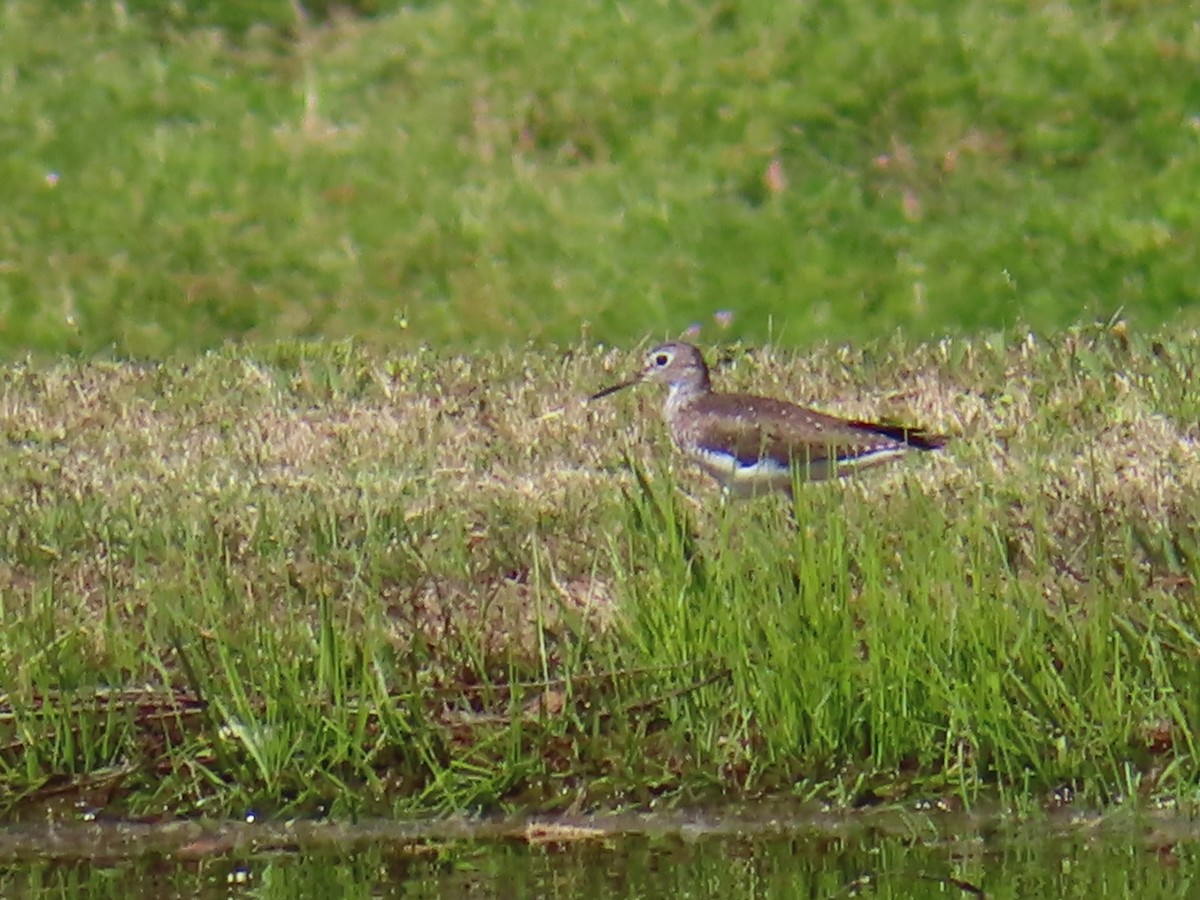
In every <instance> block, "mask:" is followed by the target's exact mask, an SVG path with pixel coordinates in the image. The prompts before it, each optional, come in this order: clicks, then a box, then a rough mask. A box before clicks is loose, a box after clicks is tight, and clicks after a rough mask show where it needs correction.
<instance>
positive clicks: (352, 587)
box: [0, 329, 1200, 650]
mask: <svg viewBox="0 0 1200 900" xmlns="http://www.w3.org/2000/svg"><path fill="white" fill-rule="evenodd" d="M1172 346H1173V347H1174V348H1175V349H1174V350H1172V353H1174V354H1175V356H1176V357H1178V356H1179V355H1180V354H1184V355H1185V356H1186V355H1187V354H1190V353H1191V352H1192V350H1191V347H1192V343H1191V339H1190V338H1189V339H1187V340H1184V341H1182V342H1179V341H1176V342H1174V343H1173V344H1172ZM710 356H711V357H712V360H711V361H712V362H713V363H714V378H715V380H716V382H717V384H718V386H719V387H725V388H728V389H746V390H754V391H757V392H761V393H767V394H772V395H777V396H781V397H788V398H791V399H794V400H799V401H801V402H806V403H809V404H811V405H813V406H816V407H819V408H822V409H825V410H829V411H833V412H836V413H839V414H843V415H850V416H864V417H882V418H886V419H889V420H896V421H902V422H912V423H919V424H922V425H925V426H927V427H929V428H932V429H935V430H937V431H941V432H945V433H948V434H950V435H953V436H954V441H953V443H952V444H951V446H950V447H949V448H947V450H946V451H945V452H943V453H941V454H938V455H937V456H936V457H934V456H928V457H926V456H923V457H922V458H921V460H920V461H918V462H915V463H913V464H911V465H904V466H900V467H897V468H893V469H891V470H889V471H887V472H886V473H880V474H877V475H872V476H867V477H864V478H861V479H859V480H857V481H853V482H847V483H845V484H839V485H827V486H814V487H813V489H812V490H813V491H814V492H822V491H824V492H829V491H834V492H841V493H842V495H843V503H844V504H845V505H848V508H859V509H866V510H867V512H868V514H870V512H871V511H872V510H877V509H883V510H887V509H889V508H891V507H893V506H894V505H895V504H903V503H905V502H906V501H905V497H906V496H908V495H909V494H910V492H913V491H918V492H925V493H928V494H930V495H933V496H936V497H938V498H940V500H941V502H942V503H944V504H946V505H947V506H952V505H953V504H962V503H973V502H978V499H977V498H978V497H980V496H982V495H986V496H988V497H993V498H996V497H998V498H1003V501H1004V502H1001V503H998V504H997V509H998V510H999V511H1000V512H1002V514H1003V515H1004V516H1005V523H1004V528H1005V533H1006V536H1007V539H1008V541H1009V542H1010V544H1011V548H1010V557H1011V560H1012V561H1013V563H1014V565H1015V566H1017V569H1018V570H1019V568H1020V563H1021V561H1022V560H1025V561H1028V560H1030V559H1033V558H1035V557H1039V556H1045V555H1046V554H1049V555H1050V556H1051V557H1053V558H1054V559H1055V560H1056V563H1055V565H1054V568H1053V571H1054V572H1055V573H1056V576H1057V577H1059V578H1061V579H1062V581H1061V582H1060V583H1058V584H1057V585H1056V584H1053V583H1051V584H1047V585H1045V590H1046V591H1047V592H1049V593H1054V592H1055V590H1056V589H1057V590H1059V591H1061V590H1064V589H1065V586H1066V585H1067V584H1069V583H1070V582H1073V581H1079V580H1081V579H1086V577H1087V576H1086V572H1087V571H1088V568H1089V566H1088V564H1087V561H1086V560H1081V559H1080V558H1079V548H1080V547H1081V546H1083V545H1084V544H1085V543H1086V537H1087V535H1089V534H1093V533H1095V532H1096V531H1097V530H1101V531H1103V530H1112V529H1114V528H1116V527H1117V526H1118V525H1120V524H1121V523H1126V522H1129V521H1134V522H1136V523H1138V524H1139V527H1140V528H1142V529H1144V531H1145V532H1146V534H1147V535H1149V536H1151V537H1153V536H1155V535H1159V536H1162V535H1165V534H1167V533H1168V532H1170V531H1171V530H1172V528H1174V527H1175V526H1177V525H1178V524H1179V523H1181V522H1182V523H1189V524H1190V515H1191V511H1192V509H1193V504H1194V502H1195V498H1196V496H1197V487H1198V486H1200V452H1198V449H1197V444H1196V433H1197V427H1196V423H1195V421H1194V420H1189V419H1188V418H1186V416H1187V414H1188V411H1187V410H1184V409H1180V408H1172V406H1171V402H1170V397H1171V396H1175V397H1178V398H1179V399H1180V400H1182V398H1184V397H1185V396H1186V394H1185V393H1184V392H1178V393H1176V394H1173V395H1172V394H1169V392H1165V391H1158V390H1156V389H1155V384H1156V379H1163V380H1169V379H1171V378H1175V377H1177V375H1176V374H1175V370H1176V369H1177V368H1178V367H1179V365H1181V364H1180V363H1178V361H1177V360H1176V361H1172V358H1171V357H1166V356H1156V355H1155V353H1154V352H1152V349H1151V341H1141V342H1135V343H1134V344H1133V345H1130V343H1129V341H1128V339H1127V338H1121V336H1120V335H1116V336H1114V335H1113V334H1111V333H1109V332H1106V331H1105V330H1103V329H1093V330H1081V331H1077V332H1072V333H1069V334H1066V335H1063V336H1060V337H1057V338H1054V339H1052V340H1049V341H1045V340H1041V339H1036V338H1034V337H1032V336H1019V337H1018V338H1016V339H1013V340H1009V341H1007V342H1001V341H999V340H987V339H976V340H973V341H972V340H965V339H964V340H957V341H947V342H944V343H942V344H938V345H925V346H917V347H912V346H906V345H903V344H902V343H899V342H896V343H894V344H890V345H888V344H884V345H880V346H877V347H873V348H869V349H868V350H865V351H864V350H855V349H851V348H835V347H828V348H823V349H819V350H817V351H815V352H814V353H812V354H809V355H806V356H803V357H794V356H792V355H790V354H783V353H780V352H778V351H774V350H769V349H768V350H762V351H751V350H746V349H741V348H732V349H730V350H728V351H724V352H711V351H710ZM1080 360H1083V362H1082V363H1081V362H1080ZM636 365H637V353H636V351H635V352H633V353H623V352H616V351H611V350H608V351H599V350H592V349H584V348H572V349H571V350H569V351H568V352H567V353H565V354H553V353H537V354H535V353H529V354H519V353H509V354H498V355H485V356H479V357H476V358H469V357H459V356H456V357H445V358H443V357H439V356H437V355H435V354H433V353H430V352H424V353H420V354H417V355H414V356H410V357H403V358H394V359H389V358H387V357H383V356H378V355H373V354H370V353H366V352H360V351H359V350H356V349H354V348H352V347H348V346H346V345H336V346H333V347H320V346H314V347H281V348H279V349H278V350H276V351H269V352H265V353H259V354H257V355H253V356H250V357H246V356H241V355H238V354H237V353H235V352H226V353H222V354H217V355H213V356H208V357H204V358H202V359H199V360H197V361H194V362H191V363H187V364H178V363H175V364H170V363H168V364H162V365H155V366H135V365H124V364H116V363H105V362H96V363H60V364H58V365H55V366H49V367H44V368H31V367H29V366H27V365H16V366H9V367H7V369H6V370H5V371H4V373H3V394H2V396H0V431H2V432H3V434H4V435H5V439H6V440H5V444H4V449H3V450H2V451H0V460H2V463H0V465H2V466H3V470H4V473H5V475H4V479H3V482H2V483H0V510H2V511H3V517H4V520H5V522H6V527H5V530H4V532H3V534H4V543H3V557H2V560H0V583H2V584H3V585H4V587H5V591H6V593H7V594H9V596H10V598H16V597H24V598H26V600H27V601H28V600H29V598H31V597H33V596H34V595H36V594H37V593H38V592H40V591H42V592H44V591H46V590H49V589H51V588H52V589H53V590H54V592H55V596H56V597H57V598H59V599H60V601H61V603H62V605H63V608H64V610H72V611H73V612H72V613H70V614H68V615H78V614H79V611H80V610H82V609H90V610H91V615H92V616H95V617H100V616H102V615H104V614H105V611H108V612H109V613H111V611H112V610H113V609H116V610H119V611H122V612H125V613H131V614H132V613H134V612H135V611H138V610H143V609H145V608H146V606H147V605H148V604H152V603H153V602H155V596H156V594H155V590H156V583H157V582H159V580H160V579H162V578H166V579H167V580H168V581H170V580H171V579H172V577H176V578H177V576H178V573H170V572H166V571H165V570H164V568H163V567H165V566H170V565H177V564H178V562H179V560H178V558H177V556H174V555H172V554H171V553H170V552H168V551H169V548H170V547H171V545H172V544H173V543H174V544H178V543H179V541H180V540H181V536H183V535H188V534H193V535H194V534H199V533H202V532H203V533H215V534H217V535H219V537H220V541H221V542H222V546H223V549H222V552H223V553H224V554H225V556H226V558H227V560H228V561H229V564H230V566H231V567H232V570H234V571H236V572H237V574H238V580H239V582H240V583H241V584H242V585H243V590H244V591H245V593H246V597H247V598H250V599H247V601H246V602H247V604H248V606H253V607H254V608H256V609H258V610H259V611H264V610H274V613H273V614H284V613H285V609H283V608H280V604H289V605H290V604H293V603H294V602H295V600H296V597H297V596H301V597H303V596H305V595H314V594H328V595H334V596H339V597H341V598H343V599H344V600H345V601H346V602H347V603H360V604H363V603H365V604H371V603H378V604H381V605H382V606H383V607H384V608H385V609H386V610H387V611H388V613H389V616H390V619H391V621H392V623H393V625H392V627H393V630H394V637H395V639H396V640H397V641H403V640H404V639H406V637H411V635H412V634H413V633H417V632H419V633H422V634H424V635H425V637H426V638H427V639H429V640H432V641H435V642H436V641H438V640H440V639H441V638H442V637H444V636H445V635H446V634H447V633H449V632H452V631H454V630H455V629H456V628H465V627H470V628H473V629H475V628H480V627H482V628H483V629H484V630H485V631H486V633H487V634H489V635H490V636H491V637H490V638H489V644H492V645H495V646H497V647H499V646H500V645H502V644H504V643H505V642H507V641H516V643H517V644H519V645H521V646H523V647H525V648H526V649H527V650H532V644H531V641H532V640H533V633H534V632H533V629H532V624H533V623H534V622H535V620H536V619H537V617H539V616H540V617H542V619H543V621H545V622H546V623H547V624H550V625H551V626H554V627H557V626H559V625H561V626H562V627H564V628H566V627H571V628H576V627H586V628H589V629H592V628H597V627H598V628H601V629H602V628H604V627H607V626H608V625H609V624H611V623H612V621H613V618H614V615H615V609H616V607H617V605H618V603H619V597H618V596H617V590H616V587H615V578H614V574H613V566H614V564H616V563H617V561H618V559H619V558H620V552H621V542H620V532H621V528H622V522H623V521H624V520H623V514H622V504H623V501H622V493H621V488H622V486H623V485H624V486H626V487H628V486H629V485H630V484H631V480H630V477H629V474H628V473H627V472H626V471H624V469H623V467H622V464H621V460H622V457H623V454H626V453H628V454H632V455H633V457H634V458H639V459H642V460H644V461H646V462H647V464H648V466H649V468H650V470H651V471H662V470H663V466H662V464H661V463H660V462H659V461H660V460H668V461H669V463H668V466H669V468H670V469H671V471H672V474H673V476H674V477H675V478H677V479H678V481H679V483H680V484H681V485H682V486H683V488H684V489H685V490H686V491H687V492H689V493H690V494H692V495H693V496H694V497H695V498H696V499H697V501H698V502H697V504H696V507H697V509H698V510H699V511H700V517H701V518H700V525H699V527H700V528H701V530H702V531H704V530H705V529H710V528H711V527H712V523H713V522H714V520H715V517H717V516H719V515H722V514H723V513H721V512H720V510H719V508H718V507H719V504H717V502H716V501H717V494H716V492H715V490H714V489H713V488H712V486H711V485H709V484H708V483H707V482H706V481H705V479H704V478H703V477H702V476H700V475H699V474H697V473H695V472H693V471H692V470H690V469H689V468H687V467H686V466H685V465H683V464H681V463H680V461H679V459H678V457H677V456H675V455H674V454H673V451H672V450H671V449H670V447H669V446H668V442H667V439H666V437H665V434H664V431H663V428H662V426H661V425H660V423H659V417H658V412H657V410H658V406H659V404H660V402H661V399H662V398H661V396H660V395H659V393H658V392H656V391H655V390H654V389H651V388H643V389H639V390H637V391H634V392H631V393H630V394H629V395H627V396H626V397H625V398H622V399H617V398H614V399H613V400H611V401H609V400H606V401H603V402H597V403H591V404H589V403H586V402H584V401H583V399H582V398H584V397H586V396H587V395H588V394H589V393H590V392H591V391H593V390H595V389H596V388H597V387H600V386H602V385H604V384H607V383H609V382H611V381H612V380H613V379H614V378H617V377H623V376H625V375H627V374H628V373H629V372H631V371H632V370H633V369H634V367H635V366H636ZM1172 367H1174V368H1172ZM773 504H775V505H773ZM777 505H778V501H774V500H766V501H762V502H761V503H759V504H756V505H754V506H753V508H750V511H749V512H746V509H748V508H747V507H743V508H742V510H741V512H737V513H735V514H748V515H760V514H769V513H763V512H762V510H770V509H775V508H777ZM264 517H267V518H269V520H270V521H269V522H267V523H266V524H264ZM381 517H382V518H383V519H384V520H386V527H385V528H384V530H383V531H379V530H376V531H375V532H372V534H373V537H372V539H371V540H370V541H368V542H367V544H368V546H366V547H364V548H363V549H364V551H367V552H371V553H382V554H385V555H390V556H391V559H390V561H389V562H388V563H387V564H386V565H384V566H382V568H381V569H380V572H381V574H377V576H376V577H374V578H372V579H365V578H363V577H362V572H363V565H364V562H363V561H362V560H357V561H356V560H355V554H354V547H355V543H354V542H355V540H356V537H355V536H356V535H358V536H359V537H362V536H363V535H365V534H367V533H368V532H371V529H372V527H373V526H372V524H371V523H372V522H373V521H376V520H379V519H380V518H381ZM64 523H66V525H67V527H66V528H65V530H64V527H63V526H64ZM322 523H325V524H324V525H323V524H322ZM325 525H328V526H330V527H336V528H337V529H338V530H339V536H338V537H337V538H334V539H332V540H333V543H334V544H335V545H336V546H335V548H334V549H332V550H329V549H327V550H326V551H325V552H324V553H322V551H321V550H319V549H318V545H319V543H320V542H316V541H314V534H315V533H316V532H317V531H319V530H320V529H321V528H322V527H325ZM388 529H390V538H388V537H387V536H386V535H385V534H384V532H385V531H387V530H388ZM138 547H141V548H142V550H141V551H138V550H137V549H136V548H138ZM370 562H371V563H373V564H377V563H379V559H374V560H372V561H370ZM632 562H633V563H634V564H635V565H636V560H635V561H632ZM1134 562H1136V561H1134ZM1152 563H1153V561H1152V560H1151V561H1147V560H1145V559H1144V560H1143V561H1142V563H1141V564H1145V565H1147V566H1151V565H1152ZM184 582H186V579H184ZM289 585H290V588H289V587H288V586H289ZM157 586H161V583H158V585H157ZM372 594H373V596H372ZM535 597H543V598H545V597H549V598H553V600H554V601H555V602H554V603H552V604H550V605H548V606H544V608H539V607H540V606H542V605H540V604H539V603H537V602H535V599H534V598H535ZM72 598H73V599H72ZM9 602H10V604H12V602H13V600H11V599H10V601H9ZM17 606H20V603H19V602H18V603H17ZM84 627H86V626H84ZM96 630H97V632H99V631H100V629H96Z"/></svg>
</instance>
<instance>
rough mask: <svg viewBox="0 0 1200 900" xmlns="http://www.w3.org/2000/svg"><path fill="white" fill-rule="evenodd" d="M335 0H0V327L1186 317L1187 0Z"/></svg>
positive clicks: (55, 340)
mask: <svg viewBox="0 0 1200 900" xmlns="http://www.w3.org/2000/svg"><path fill="white" fill-rule="evenodd" d="M348 5H349V6H351V7H353V8H357V9H359V10H363V11H366V12H370V13H374V15H371V16H357V17H356V16H341V17H332V18H331V17H327V16H326V17H322V16H321V15H319V14H323V13H325V12H327V11H328V8H329V4H325V3H320V2H314V3H311V4H304V6H306V7H307V8H308V10H309V13H310V14H309V15H302V14H300V13H299V12H297V10H300V9H301V8H302V7H301V6H298V5H295V4H293V3H291V2H290V0H258V2H253V3H241V2H239V3H232V2H231V3H220V2H208V3H201V2H189V3H171V4H165V3H157V2H150V0H137V2H133V0H131V2H129V3H125V4H122V3H108V2H89V3H46V2H42V0H2V2H0V60H3V62H2V63H0V197H2V204H3V208H4V211H5V215H4V216H3V221H2V222H0V354H4V355H6V356H8V357H9V358H14V357H16V356H19V355H20V354H21V353H23V352H26V351H34V352H38V353H42V354H49V355H53V354H57V353H60V352H81V353H84V354H89V353H93V352H97V351H99V352H104V353H107V354H110V355H115V356H117V357H139V358H161V357H163V356H165V355H168V354H170V353H171V352H174V351H178V350H197V349H204V348H211V347H215V346H218V345H220V344H221V343H222V342H223V341H225V340H227V339H230V338H237V339H246V340H250V341H258V340H267V341H270V340H274V339H277V338H290V337H301V338H304V337H315V336H320V337H326V338H332V339H339V338H343V337H355V338H357V339H359V340H360V341H364V342H366V343H368V344H370V345H373V346H376V347H380V348H383V347H402V348H407V349H412V348H415V347H418V346H421V345H423V344H429V345H431V346H435V347H447V346H455V347H458V348H464V347H476V346H478V347H497V346H516V345H520V344H523V343H524V342H525V341H527V340H531V341H533V342H535V343H536V344H538V345H539V346H542V347H545V346H549V345H550V344H552V343H557V344H558V345H560V346H563V345H569V344H573V343H574V342H576V341H578V340H580V338H581V337H582V336H584V335H586V336H589V337H592V338H596V339H599V340H602V341H605V342H610V343H632V342H633V341H636V340H640V339H642V338H643V337H645V336H646V335H647V334H653V335H655V336H660V337H661V336H668V335H669V336H674V335H676V334H678V333H680V332H681V331H683V330H684V329H686V328H688V327H689V326H691V325H692V324H693V323H698V324H700V325H702V327H703V331H702V332H701V333H702V336H703V338H704V339H705V340H713V339H714V336H716V337H720V338H721V339H726V340H728V339H742V340H748V341H753V342H756V343H762V342H764V341H765V340H766V339H768V338H770V340H771V341H772V342H773V343H775V344H777V345H784V346H787V345H791V346H797V345H802V346H808V345H811V344H812V343H813V342H814V341H816V340H819V339H821V338H832V339H835V340H845V339H853V340H862V339H869V338H871V337H873V336H875V335H878V334H886V333H888V332H889V331H890V330H891V329H893V328H895V327H897V326H903V327H905V328H907V329H909V331H910V333H911V334H912V335H913V336H914V337H921V336H930V335H934V336H936V335H940V334H942V333H946V332H950V333H960V334H962V333H965V334H969V333H974V332H976V331H977V330H979V329H986V328H991V327H1012V326H1013V324H1014V323H1016V322H1027V323H1029V324H1031V325H1033V326H1034V327H1036V328H1039V329H1052V328H1058V327H1065V326H1067V325H1068V324H1071V323H1075V322H1080V321H1089V320H1091V319H1093V318H1107V317H1108V316H1110V315H1111V314H1112V313H1114V312H1115V311H1116V310H1118V309H1124V310H1125V315H1126V316H1127V317H1128V318H1130V320H1131V321H1132V322H1133V323H1134V324H1135V325H1137V326H1138V327H1142V328H1146V329H1150V328H1154V327H1157V326H1158V325H1159V324H1160V323H1163V322H1166V321H1172V322H1174V323H1175V324H1177V325H1180V326H1190V325H1195V324H1196V323H1197V319H1196V314H1195V312H1194V307H1195V301H1196V300H1197V296H1198V295H1197V287H1196V279H1195V271H1196V266H1197V260H1196V251H1195V247H1196V243H1197V242H1196V225H1197V215H1198V213H1197V205H1196V204H1195V203H1194V202H1192V200H1191V196H1190V194H1189V192H1188V191H1187V190H1185V189H1183V188H1182V187H1181V186H1183V185H1190V184H1196V183H1200V141H1198V140H1197V119H1196V116H1197V108H1198V107H1197V104H1196V93H1195V90H1194V84H1195V78H1194V77H1193V76H1194V73H1195V71H1196V70H1197V67H1198V66H1200V36H1198V33H1197V31H1196V29H1195V28H1194V27H1193V26H1194V21H1193V19H1194V16H1193V14H1192V11H1191V10H1190V9H1189V8H1188V6H1187V5H1186V4H1173V3H1168V4H1143V3H1131V2H1115V3H1103V4H1084V3H1074V4H1071V3H1053V4H1050V3H1045V4H1043V3H1032V4H1031V3H1026V2H1020V3H1017V2H994V0H968V2H940V3H939V2H923V3H917V4H907V5H905V4H902V5H897V4H894V3H885V2H866V3H864V2H853V3H851V2H845V0H821V2H812V3H805V4H802V5H800V6H797V5H795V4H779V3H769V2H765V0H749V2H743V3H716V4H692V3H664V2H651V0H647V2H643V3H638V4H621V5H613V4H609V3H601V2H588V3H577V4H571V5H570V6H567V5H561V4H519V3H476V4H462V3H450V2H426V3H412V4H408V5H403V6H402V5H400V4H398V3H395V2H385V0H380V2H374V3H372V2H363V3H359V4H348ZM1181 310H1182V312H1181ZM726 311H727V312H730V313H732V324H731V326H730V327H729V329H728V331H726V332H721V331H720V329H719V328H717V327H716V326H715V325H714V324H713V317H714V316H715V315H716V314H718V313H720V312H726Z"/></svg>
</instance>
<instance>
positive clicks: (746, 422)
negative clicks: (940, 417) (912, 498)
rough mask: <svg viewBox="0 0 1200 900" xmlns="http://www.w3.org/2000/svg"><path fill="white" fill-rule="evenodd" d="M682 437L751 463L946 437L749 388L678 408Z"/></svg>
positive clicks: (925, 444)
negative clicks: (834, 412) (854, 417)
mask: <svg viewBox="0 0 1200 900" xmlns="http://www.w3.org/2000/svg"><path fill="white" fill-rule="evenodd" d="M680 419H681V421H685V420H686V422H687V424H686V426H685V427H684V428H682V429H681V431H682V432H683V434H682V435H681V437H683V438H684V440H685V441H691V442H694V443H695V445H696V446H698V447H700V448H701V449H703V450H707V451H715V452H722V453H732V454H733V455H734V457H735V458H736V459H737V461H738V463H739V464H741V465H743V466H750V465H753V464H754V463H756V462H758V461H759V460H760V459H766V458H770V459H774V460H777V461H779V462H781V463H785V464H786V463H803V464H807V465H820V464H823V463H827V462H829V461H831V460H838V461H843V460H850V459H856V458H859V457H864V456H869V455H871V454H873V453H876V452H879V451H885V450H897V449H900V448H902V447H903V446H905V445H908V446H912V447H913V448H916V449H933V448H934V447H938V446H941V444H942V443H944V441H941V440H940V439H937V438H932V437H929V436H926V435H924V434H923V432H920V431H919V430H915V429H904V428H901V427H893V426H888V425H877V424H875V423H871V422H862V421H851V420H847V419H841V418H838V417H837V416H831V415H827V414H825V413H821V412H817V411H816V410H812V409H805V408H804V407H802V406H797V405H795V404H794V403H786V402H784V401H782V400H773V399H771V398H769V397H757V396H754V395H751V394H708V395H705V396H702V397H698V398H697V399H696V402H695V403H694V404H691V405H690V406H689V408H688V409H687V412H686V413H685V412H684V410H680Z"/></svg>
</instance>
